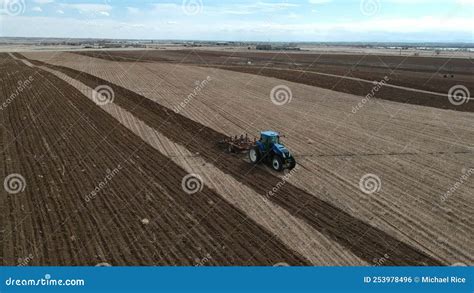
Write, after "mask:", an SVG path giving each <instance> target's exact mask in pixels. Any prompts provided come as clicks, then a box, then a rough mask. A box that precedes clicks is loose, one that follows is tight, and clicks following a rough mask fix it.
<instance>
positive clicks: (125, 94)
mask: <svg viewBox="0 0 474 293" xmlns="http://www.w3.org/2000/svg"><path fill="white" fill-rule="evenodd" d="M30 61H31V60H30ZM31 62H33V63H35V64H37V65H45V66H48V67H50V68H52V69H55V70H58V71H61V72H63V73H65V74H67V75H69V76H70V77H73V78H76V79H78V80H80V81H81V82H83V83H84V84H86V85H88V86H89V87H91V88H95V87H96V86H98V85H108V86H110V87H112V88H113V89H114V92H115V95H116V96H115V97H116V100H115V102H116V103H117V104H119V105H120V106H121V107H123V108H125V109H127V110H128V111H130V112H132V113H133V114H134V115H135V116H137V117H139V118H140V119H141V120H143V121H144V122H145V123H146V124H148V125H150V126H152V127H154V128H159V127H160V126H161V124H162V123H163V122H164V121H171V122H172V123H171V124H170V126H169V127H164V128H161V129H160V131H162V132H163V133H164V134H165V135H166V136H167V137H169V138H171V139H172V140H173V141H174V142H175V143H178V144H184V145H185V144H186V143H187V142H188V141H189V140H190V139H194V143H193V144H191V145H188V146H187V147H188V148H189V149H190V151H191V152H197V153H199V154H200V155H201V156H203V157H204V158H205V159H206V160H207V161H209V162H212V163H213V164H214V165H215V166H217V167H218V168H220V169H221V170H222V171H223V172H224V173H228V174H230V175H232V176H234V178H236V179H237V180H239V181H240V182H242V183H243V184H245V185H247V186H248V187H250V188H252V189H254V190H255V191H256V192H258V193H260V194H262V195H266V193H267V192H268V191H269V190H271V189H272V188H273V187H274V186H277V184H278V183H279V182H280V181H281V179H280V178H278V177H276V176H274V175H272V174H271V173H268V172H267V171H265V170H263V169H261V168H255V169H254V168H252V167H251V166H250V165H249V164H248V163H247V162H245V161H243V160H242V159H241V158H239V157H235V156H224V157H220V156H219V155H220V154H221V153H222V150H220V149H219V147H218V146H217V145H216V143H215V142H217V141H219V140H221V139H222V138H223V137H224V135H223V134H221V133H218V132H216V131H214V130H212V129H210V128H208V127H205V126H202V125H201V124H199V123H197V122H195V121H193V120H191V119H188V118H185V117H183V116H181V115H179V114H176V113H175V112H173V111H171V110H170V109H167V108H165V107H163V106H161V105H159V104H157V103H155V102H153V101H151V100H149V99H147V98H145V97H143V96H141V95H139V94H136V93H135V92H132V91H130V90H128V89H125V88H123V87H121V86H118V85H115V84H113V83H110V82H108V81H105V80H103V79H100V78H98V77H96V76H92V75H90V74H87V73H84V72H79V71H77V70H74V69H71V68H67V67H62V66H56V65H50V64H46V63H43V62H39V61H31ZM216 158H219V160H216ZM269 199H270V200H271V201H273V202H274V203H276V204H278V205H279V206H281V207H283V208H285V209H286V210H287V211H289V212H290V213H291V214H293V215H294V216H296V217H299V218H302V219H303V220H305V221H306V222H307V223H309V224H310V225H311V226H312V227H313V228H315V229H316V230H318V231H319V232H321V233H322V234H324V235H326V236H328V237H329V238H331V239H333V240H334V241H336V242H338V243H339V244H340V245H342V246H344V247H345V248H347V249H348V250H350V251H352V253H354V254H355V255H357V256H359V257H360V258H362V259H364V260H366V261H368V262H371V261H372V260H373V259H374V258H377V257H380V255H384V254H385V253H387V252H390V253H391V258H390V260H389V261H387V262H386V265H442V262H441V261H439V260H438V259H436V258H434V257H433V256H430V255H427V254H426V253H424V252H422V251H420V250H419V249H417V248H415V247H412V246H410V245H408V244H406V243H403V242H401V241H399V240H397V239H395V238H394V237H393V236H391V235H388V234H387V233H385V232H383V231H382V230H380V229H378V228H376V227H374V226H371V225H370V224H368V223H365V222H363V221H361V220H360V219H357V218H355V217H353V216H351V215H349V214H348V213H346V212H345V211H343V210H341V209H340V208H338V207H336V206H333V205H331V204H329V203H328V202H326V201H324V200H321V199H320V198H318V197H315V196H313V195H311V194H309V193H307V192H305V191H303V190H302V189H300V188H298V187H296V186H293V185H292V184H289V183H286V184H284V185H283V186H282V187H281V188H280V191H279V192H278V193H276V194H275V195H274V196H272V197H270V198H269ZM361 235H364V236H363V237H361ZM357 239H358V240H357ZM393 248H396V250H395V251H392V249H393Z"/></svg>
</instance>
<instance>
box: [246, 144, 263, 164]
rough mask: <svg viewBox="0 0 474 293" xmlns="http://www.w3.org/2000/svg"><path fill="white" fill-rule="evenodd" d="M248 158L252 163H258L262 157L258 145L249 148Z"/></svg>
mask: <svg viewBox="0 0 474 293" xmlns="http://www.w3.org/2000/svg"><path fill="white" fill-rule="evenodd" d="M249 159H250V162H252V164H258V163H259V162H260V160H261V159H262V154H261V153H260V150H259V149H258V147H254V148H251V149H250V151H249Z"/></svg>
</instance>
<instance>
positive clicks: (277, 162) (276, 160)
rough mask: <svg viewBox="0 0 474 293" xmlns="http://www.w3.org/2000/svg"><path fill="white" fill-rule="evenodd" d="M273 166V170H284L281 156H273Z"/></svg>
mask: <svg viewBox="0 0 474 293" xmlns="http://www.w3.org/2000/svg"><path fill="white" fill-rule="evenodd" d="M272 167H273V170H275V171H278V172H280V171H281V170H283V161H282V160H281V158H280V156H273V159H272Z"/></svg>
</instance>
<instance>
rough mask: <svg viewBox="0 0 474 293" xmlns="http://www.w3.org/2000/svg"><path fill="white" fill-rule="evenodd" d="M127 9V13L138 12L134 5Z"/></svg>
mask: <svg viewBox="0 0 474 293" xmlns="http://www.w3.org/2000/svg"><path fill="white" fill-rule="evenodd" d="M127 11H128V13H131V14H137V13H139V12H140V9H138V8H136V7H127Z"/></svg>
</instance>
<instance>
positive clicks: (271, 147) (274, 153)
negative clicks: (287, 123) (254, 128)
mask: <svg viewBox="0 0 474 293" xmlns="http://www.w3.org/2000/svg"><path fill="white" fill-rule="evenodd" d="M249 159H250V162H252V164H259V163H261V162H268V163H271V166H272V167H273V169H274V170H275V171H282V170H284V169H290V170H291V169H293V168H294V167H295V166H296V161H295V158H294V157H293V156H292V155H291V153H290V151H288V149H287V148H286V147H285V146H284V145H282V144H281V143H280V134H279V133H278V132H275V131H262V132H261V133H260V139H259V140H257V141H256V143H255V146H254V147H252V148H251V149H250V151H249Z"/></svg>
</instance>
